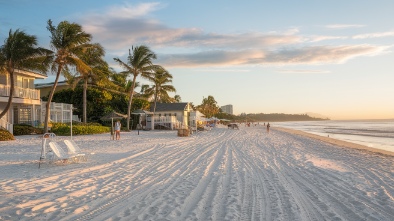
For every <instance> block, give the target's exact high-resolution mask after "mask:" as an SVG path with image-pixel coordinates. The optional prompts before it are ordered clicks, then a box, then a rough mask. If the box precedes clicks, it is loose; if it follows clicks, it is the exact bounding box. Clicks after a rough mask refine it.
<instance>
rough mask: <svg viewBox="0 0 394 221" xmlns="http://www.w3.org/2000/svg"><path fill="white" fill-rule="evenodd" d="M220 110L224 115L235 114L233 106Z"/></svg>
mask: <svg viewBox="0 0 394 221" xmlns="http://www.w3.org/2000/svg"><path fill="white" fill-rule="evenodd" d="M220 109H222V111H223V112H224V113H227V114H233V105H232V104H228V105H224V106H221V107H220Z"/></svg>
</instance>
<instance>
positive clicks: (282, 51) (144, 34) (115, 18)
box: [80, 3, 394, 68]
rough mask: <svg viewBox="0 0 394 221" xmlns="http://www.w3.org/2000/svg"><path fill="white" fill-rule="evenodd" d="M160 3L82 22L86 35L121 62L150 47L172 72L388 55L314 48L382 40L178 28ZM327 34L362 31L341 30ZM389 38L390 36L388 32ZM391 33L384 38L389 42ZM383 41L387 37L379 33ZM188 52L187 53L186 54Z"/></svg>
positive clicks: (366, 48) (293, 31)
mask: <svg viewBox="0 0 394 221" xmlns="http://www.w3.org/2000/svg"><path fill="white" fill-rule="evenodd" d="M164 7H165V6H164V5H162V4H161V3H141V4H135V5H131V4H124V5H116V6H112V7H110V8H107V9H106V10H105V11H101V12H94V13H93V12H91V13H85V14H84V15H83V16H81V17H80V20H81V24H82V25H83V27H84V29H85V30H86V31H87V32H88V33H91V34H92V35H93V37H94V41H95V42H100V43H101V44H102V45H103V46H104V47H105V48H106V49H107V54H110V55H112V56H118V57H122V56H124V55H125V54H127V52H128V50H127V49H128V48H130V47H131V46H132V45H140V44H145V45H149V47H150V48H152V49H153V50H154V51H156V52H158V54H159V55H158V60H157V62H159V63H158V64H161V65H165V66H168V67H210V68H211V67H224V66H227V65H232V66H236V65H292V64H327V63H343V62H345V61H347V60H349V59H351V58H354V57H358V56H366V55H370V56H371V55H376V54H380V53H382V52H384V51H385V48H384V47H381V46H374V45H361V44H360V45H338V46H324V45H322V46H309V45H312V43H316V42H321V41H326V40H342V39H350V40H352V39H355V38H364V37H365V36H367V37H372V36H375V37H377V36H379V33H375V34H368V35H360V36H354V37H353V38H349V37H347V36H324V35H322V36H320V35H311V36H302V35H301V34H300V30H299V29H298V28H289V29H288V30H286V31H282V32H268V33H262V32H244V33H214V32H205V31H204V30H202V29H200V28H195V27H190V28H173V27H169V26H168V25H166V24H164V23H162V22H161V21H159V20H157V19H155V18H154V17H153V16H152V15H151V14H152V12H154V11H156V10H160V9H162V8H164ZM326 27H327V28H332V29H339V28H358V27H363V25H355V24H350V25H349V24H336V25H328V26H326ZM388 33H390V34H393V35H394V33H391V32H388ZM388 33H383V34H385V35H386V36H389V34H388ZM380 34H381V35H382V33H380ZM181 52H183V53H181Z"/></svg>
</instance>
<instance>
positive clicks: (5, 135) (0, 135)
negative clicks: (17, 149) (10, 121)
mask: <svg viewBox="0 0 394 221" xmlns="http://www.w3.org/2000/svg"><path fill="white" fill-rule="evenodd" d="M7 140H15V137H14V136H13V135H12V134H11V133H10V132H9V131H8V130H4V129H1V128H0V141H7Z"/></svg>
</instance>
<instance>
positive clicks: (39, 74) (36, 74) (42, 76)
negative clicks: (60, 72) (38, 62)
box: [15, 69, 48, 79]
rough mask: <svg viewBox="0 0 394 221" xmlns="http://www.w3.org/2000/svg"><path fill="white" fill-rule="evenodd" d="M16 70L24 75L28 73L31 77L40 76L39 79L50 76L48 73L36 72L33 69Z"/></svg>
mask: <svg viewBox="0 0 394 221" xmlns="http://www.w3.org/2000/svg"><path fill="white" fill-rule="evenodd" d="M15 72H16V73H19V74H24V75H27V76H30V77H34V78H39V79H45V78H47V77H48V76H47V75H46V74H41V73H36V72H33V71H25V70H20V69H15Z"/></svg>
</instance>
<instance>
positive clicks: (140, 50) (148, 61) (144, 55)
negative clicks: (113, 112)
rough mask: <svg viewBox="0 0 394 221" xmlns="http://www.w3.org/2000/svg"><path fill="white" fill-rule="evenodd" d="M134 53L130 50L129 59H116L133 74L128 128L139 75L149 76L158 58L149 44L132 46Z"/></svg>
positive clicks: (128, 109)
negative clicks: (154, 60)
mask: <svg viewBox="0 0 394 221" xmlns="http://www.w3.org/2000/svg"><path fill="white" fill-rule="evenodd" d="M132 50H133V53H131V52H130V50H129V56H128V57H127V61H126V62H123V61H122V60H120V59H119V58H114V60H115V61H116V62H117V63H118V64H119V65H120V66H121V67H122V68H123V69H125V71H126V72H127V73H128V74H131V75H132V76H133V81H132V85H131V88H130V90H129V103H128V106H127V130H129V129H130V114H131V103H132V101H133V95H134V88H135V83H136V79H137V76H138V75H141V76H142V77H144V78H147V77H148V76H149V75H150V74H151V73H152V69H153V68H154V65H153V64H152V60H153V59H156V54H155V53H153V52H152V51H151V50H150V49H149V48H148V47H147V46H145V45H141V46H137V47H135V48H132Z"/></svg>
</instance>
